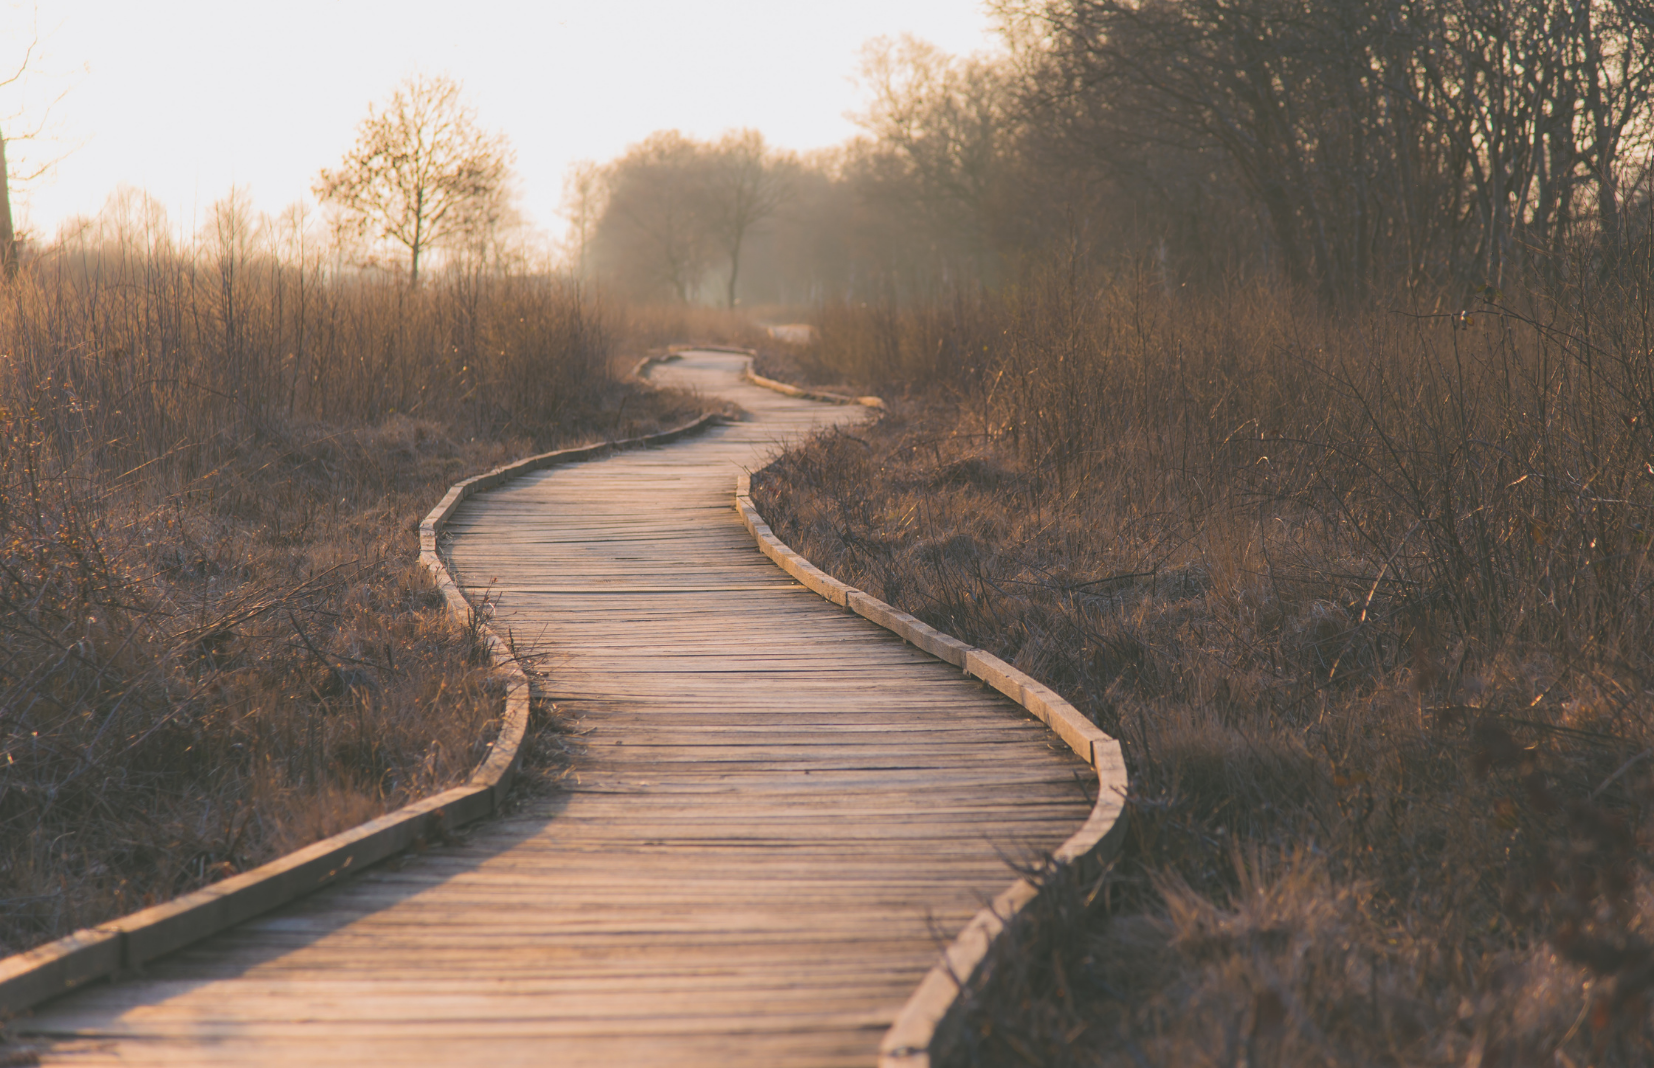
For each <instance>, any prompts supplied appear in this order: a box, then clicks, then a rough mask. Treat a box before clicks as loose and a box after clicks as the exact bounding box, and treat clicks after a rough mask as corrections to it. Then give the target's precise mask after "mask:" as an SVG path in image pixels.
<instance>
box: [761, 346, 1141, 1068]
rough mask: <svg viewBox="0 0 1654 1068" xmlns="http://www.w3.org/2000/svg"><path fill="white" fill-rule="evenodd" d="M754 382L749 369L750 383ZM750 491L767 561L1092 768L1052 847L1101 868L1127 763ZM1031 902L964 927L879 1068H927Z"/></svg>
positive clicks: (1115, 834)
mask: <svg viewBox="0 0 1654 1068" xmlns="http://www.w3.org/2000/svg"><path fill="white" fill-rule="evenodd" d="M753 377H754V376H752V375H751V373H750V368H749V372H748V378H749V380H751V379H752V378H753ZM759 384H760V385H764V384H765V383H764V382H760V383H759ZM783 392H785V391H783ZM751 491H752V476H751V474H750V473H748V472H742V473H741V474H740V475H738V476H737V478H736V486H735V510H736V511H737V512H738V513H739V514H740V516H741V521H742V523H743V524H744V525H745V526H746V528H747V530H748V532H750V533H751V534H752V537H753V540H754V541H756V542H757V543H758V548H759V550H760V551H761V552H763V554H764V555H765V556H768V557H769V558H770V559H771V560H774V561H775V562H776V563H777V564H779V565H780V566H781V567H782V568H783V569H784V570H785V571H786V572H787V573H788V574H790V575H793V576H794V577H795V578H797V579H798V580H799V581H800V582H802V583H804V585H806V586H808V587H809V588H810V589H812V590H814V591H815V592H816V593H818V594H820V595H821V596H822V597H825V598H826V599H827V600H829V601H832V602H833V603H834V604H841V605H844V606H845V607H846V608H849V609H850V610H851V611H853V612H855V613H856V614H857V615H859V616H862V617H863V618H864V619H868V620H870V621H872V622H874V623H877V624H878V625H879V626H881V627H883V628H885V629H886V630H889V631H892V632H894V633H896V634H898V635H900V636H901V637H902V638H903V639H904V640H905V641H907V642H908V643H909V644H910V645H913V646H914V647H915V648H918V649H922V650H923V651H925V652H927V653H929V654H930V655H932V656H934V657H936V658H937V659H939V660H944V661H946V662H948V663H950V664H952V665H953V666H955V667H957V668H961V669H962V670H963V671H964V672H965V673H966V674H967V675H971V676H973V677H975V678H978V679H980V680H982V681H983V682H984V683H985V684H987V685H989V686H992V687H993V688H994V689H996V690H998V691H999V692H1000V693H1002V694H1004V695H1005V696H1006V697H1009V698H1010V699H1011V700H1013V701H1015V702H1016V703H1017V704H1019V705H1021V706H1022V707H1023V708H1025V709H1027V711H1028V712H1029V714H1030V715H1032V716H1033V717H1034V718H1035V719H1038V720H1039V721H1040V722H1041V723H1044V724H1045V725H1046V726H1048V727H1050V728H1051V729H1052V731H1054V732H1055V733H1056V735H1057V737H1059V738H1061V739H1062V740H1063V742H1064V743H1065V744H1067V746H1068V747H1069V748H1070V749H1072V750H1073V751H1074V753H1075V754H1076V755H1077V756H1079V758H1080V759H1081V760H1084V761H1085V762H1086V763H1087V764H1089V765H1090V766H1091V767H1092V768H1093V769H1095V770H1096V772H1097V801H1096V803H1095V804H1094V805H1093V806H1092V808H1091V814H1090V815H1089V816H1088V817H1087V818H1086V821H1085V823H1084V824H1083V825H1082V826H1081V827H1080V829H1079V830H1078V831H1076V832H1075V833H1074V834H1073V835H1072V836H1070V837H1069V839H1068V841H1066V842H1064V843H1063V844H1062V845H1061V846H1059V847H1058V848H1057V850H1056V852H1054V853H1053V854H1052V860H1053V861H1055V862H1057V863H1059V864H1071V863H1074V862H1076V861H1079V860H1082V859H1084V858H1087V857H1092V858H1097V859H1099V860H1107V859H1108V858H1109V857H1110V856H1111V855H1112V854H1113V853H1114V851H1115V850H1117V849H1118V848H1119V843H1120V838H1121V836H1122V834H1121V832H1122V831H1123V830H1124V825H1125V821H1124V820H1123V819H1122V817H1123V816H1124V814H1125V794H1126V786H1127V780H1126V763H1125V758H1124V755H1123V753H1122V752H1121V750H1120V743H1119V742H1118V741H1116V740H1115V739H1114V738H1112V737H1110V736H1109V735H1108V734H1106V733H1104V732H1103V731H1102V730H1100V729H1099V728H1098V727H1097V725H1096V724H1094V723H1092V722H1091V721H1090V720H1088V719H1086V718H1085V716H1083V715H1081V714H1080V710H1079V709H1077V708H1075V707H1074V706H1073V705H1071V704H1069V703H1068V702H1067V701H1065V700H1063V698H1062V697H1061V696H1060V695H1058V694H1057V693H1056V691H1054V690H1052V689H1051V688H1050V687H1048V686H1046V685H1044V684H1043V683H1040V682H1037V681H1035V680H1034V679H1033V678H1031V677H1030V676H1029V675H1027V674H1026V673H1024V672H1022V671H1019V670H1017V669H1016V668H1014V667H1012V666H1011V665H1009V664H1007V663H1005V661H1003V660H1001V659H999V657H997V656H994V655H993V654H992V653H989V652H986V651H984V650H982V649H976V648H973V647H972V646H969V645H966V644H965V643H964V642H962V641H960V640H959V639H957V638H955V637H953V636H951V635H948V634H944V633H942V632H941V631H939V630H936V629H935V628H933V627H930V626H927V625H926V624H924V623H922V622H920V621H919V620H918V619H916V618H914V617H913V616H910V615H908V614H907V613H906V612H903V611H901V610H899V609H897V608H894V607H892V606H891V605H888V604H886V603H885V602H883V601H881V600H879V599H878V598H876V597H873V596H872V595H870V594H867V593H864V592H862V591H861V590H858V589H855V588H854V587H851V586H848V585H845V584H844V583H842V582H839V581H838V580H837V579H834V578H833V577H832V576H830V575H828V574H826V573H825V572H823V571H821V570H820V569H819V568H817V567H815V565H813V564H811V563H810V562H809V561H808V560H806V559H805V558H804V557H802V556H800V555H799V554H798V553H796V552H794V551H793V550H792V549H791V548H790V547H789V546H787V544H786V543H784V542H782V541H781V540H780V539H779V538H777V537H776V536H775V534H774V532H772V531H771V530H770V527H769V524H767V523H765V522H764V520H763V517H762V516H760V515H759V514H758V510H757V509H756V508H754V507H753V504H752V496H751ZM817 576H819V578H817ZM823 580H825V581H823ZM840 591H843V599H842V600H840V599H839V597H838V596H837V595H838V594H839V592H840ZM1038 894H1039V888H1038V887H1037V886H1035V885H1034V884H1033V883H1031V882H1029V881H1028V880H1027V879H1017V880H1016V881H1015V882H1013V883H1012V884H1011V885H1010V886H1009V887H1008V888H1006V889H1005V890H1004V891H1003V892H1002V893H1000V895H999V896H998V897H996V898H994V900H993V902H992V903H991V904H990V905H988V906H987V907H986V908H984V909H983V910H982V911H980V912H978V913H977V914H976V916H974V917H973V918H972V919H971V922H970V923H968V924H966V925H965V929H964V930H962V931H960V932H959V935H958V937H956V938H955V939H954V940H953V942H952V943H951V944H950V945H949V946H948V947H947V949H946V951H945V952H944V953H943V954H942V959H941V960H939V961H938V962H937V963H936V966H935V967H933V968H932V969H931V970H930V972H929V973H928V974H927V975H926V976H925V978H924V979H923V980H922V981H921V982H920V983H919V986H918V988H917V989H915V990H914V992H913V994H912V996H910V997H909V998H908V1000H907V1003H906V1004H905V1005H903V1006H902V1010H901V1012H900V1013H898V1014H897V1016H896V1022H895V1023H893V1024H892V1025H891V1026H890V1029H889V1030H888V1031H886V1032H885V1034H884V1038H883V1039H882V1040H881V1041H880V1043H879V1068H930V1046H931V1042H932V1041H933V1040H934V1039H935V1037H936V1029H937V1027H938V1026H940V1024H941V1023H942V1020H943V1018H944V1017H946V1016H947V1014H948V1013H949V1012H950V1011H951V1010H952V1009H953V1007H954V1005H955V1004H956V1003H957V1002H958V1000H959V994H960V992H961V991H962V990H963V989H964V987H965V984H966V983H968V982H969V981H970V979H971V977H972V976H973V975H974V974H976V971H977V969H978V968H979V967H981V965H982V962H983V961H984V960H985V959H986V958H987V955H988V951H989V949H990V948H991V947H992V945H993V942H994V939H995V938H997V937H998V936H999V934H1000V932H1001V931H1003V930H1004V929H1005V926H1006V925H1007V924H1008V923H1009V922H1010V921H1011V920H1012V918H1014V917H1015V916H1016V914H1017V913H1018V912H1020V911H1021V910H1022V908H1023V907H1024V906H1025V905H1027V904H1028V902H1030V901H1032V900H1034V898H1035V897H1037V896H1038Z"/></svg>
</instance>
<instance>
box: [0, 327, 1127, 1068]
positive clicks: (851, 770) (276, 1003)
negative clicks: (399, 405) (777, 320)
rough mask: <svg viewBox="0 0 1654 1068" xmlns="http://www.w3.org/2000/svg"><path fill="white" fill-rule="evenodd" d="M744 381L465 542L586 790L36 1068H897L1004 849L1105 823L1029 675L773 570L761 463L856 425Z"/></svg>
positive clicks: (200, 971)
mask: <svg viewBox="0 0 1654 1068" xmlns="http://www.w3.org/2000/svg"><path fill="white" fill-rule="evenodd" d="M744 368H745V359H744V358H742V357H740V356H736V355H731V354H716V353H699V352H691V353H685V354H684V357H683V359H682V360H680V361H678V362H676V363H674V364H672V365H669V366H667V367H661V368H659V369H657V370H656V371H655V372H654V373H655V376H656V377H657V378H659V379H662V380H664V381H667V382H670V383H674V384H682V385H688V386H692V387H694V388H698V389H700V390H701V391H702V392H704V393H707V394H709V395H717V396H720V397H725V398H728V399H730V400H733V401H734V402H735V403H737V404H739V405H741V406H742V407H743V408H744V409H745V410H746V412H747V413H748V417H747V418H746V419H743V420H741V421H738V422H734V423H731V424H727V425H724V426H719V427H715V428H712V429H710V430H708V431H707V432H706V433H704V434H702V435H700V436H698V437H696V438H694V439H693V440H689V441H684V442H680V443H678V444H675V445H671V446H668V447H665V448H660V449H649V450H643V451H636V452H628V453H618V454H614V455H610V456H608V457H606V458H604V459H601V460H595V461H592V462H588V463H577V464H571V465H567V466H560V467H556V468H552V469H549V470H547V471H543V472H539V473H535V474H532V475H528V476H526V477H523V478H520V479H517V480H514V481H512V482H510V483H508V484H506V485H503V486H500V487H498V488H496V489H493V490H491V491H490V492H487V493H483V494H479V495H477V496H476V497H474V498H472V499H471V500H469V501H467V502H465V504H463V505H462V506H461V507H460V508H458V509H457V510H456V512H455V514H454V515H453V517H452V519H451V521H450V525H449V529H450V531H451V532H452V534H453V540H452V543H451V545H450V547H449V561H450V564H451V567H452V570H453V571H454V573H455V574H456V576H457V578H458V580H459V581H460V583H461V584H462V585H463V586H465V587H466V588H467V589H468V590H469V591H471V592H473V593H480V592H483V591H486V592H487V593H488V595H489V599H490V601H491V603H492V604H493V605H494V608H493V614H494V624H495V626H496V628H504V629H508V630H509V631H510V633H511V634H512V636H513V638H514V641H515V643H516V646H517V648H518V649H520V650H527V651H529V652H530V654H531V655H532V656H533V657H534V658H535V661H536V666H537V667H538V669H539V670H540V671H541V672H542V673H543V675H544V679H543V681H542V686H543V687H544V689H545V690H546V691H547V692H548V695H549V696H550V697H551V698H552V699H553V700H554V701H555V702H556V703H557V704H558V705H559V706H560V707H561V708H562V710H563V711H564V712H565V713H566V715H567V716H569V717H571V718H573V719H574V720H575V721H577V722H578V724H579V727H578V731H577V733H576V735H575V738H574V743H573V744H574V753H573V760H572V766H571V771H570V775H569V776H568V780H567V784H566V789H565V790H563V791H562V792H560V793H559V794H558V795H556V796H554V797H551V798H546V799H543V800H538V801H534V802H531V803H529V804H527V805H525V806H524V807H523V808H521V809H519V810H518V811H516V812H514V813H512V814H510V815H508V816H506V817H503V818H498V819H495V820H492V821H489V822H486V823H484V824H480V825H478V827H477V828H476V829H475V831H474V832H473V833H472V834H471V835H470V837H469V839H468V840H466V841H464V842H461V843H454V844H450V845H447V846H443V847H441V848H437V849H433V850H431V851H430V852H429V853H427V854H426V855H424V856H423V857H421V858H419V859H418V860H416V861H414V862H413V863H411V864H409V865H407V866H406V867H404V868H402V869H401V870H390V869H386V868H380V869H375V870H373V871H370V872H367V873H365V874H363V875H361V876H359V877H357V878H355V879H353V880H349V881H347V882H344V883H341V884H339V885H336V886H334V887H330V888H328V889H326V890H323V891H321V892H319V893H317V894H315V895H313V896H311V897H309V898H306V899H304V900H302V901H299V902H296V903H294V904H292V905H289V906H286V907H284V908H282V909H280V910H277V911H276V912H273V913H270V914H269V915H267V916H264V917H260V918H258V919H255V920H252V921H250V922H247V923H244V924H242V925H240V926H238V927H236V928H235V929H233V930H231V931H228V932H225V933H224V934H222V935H219V936H217V937H214V938H212V939H209V940H207V941H205V942H203V943H200V944H199V945H197V946H194V947H192V948H190V949H188V950H185V951H183V952H180V953H178V954H175V955H173V956H170V957H167V958H164V959H162V960H160V961H157V962H155V963H154V964H152V965H151V966H150V967H149V969H148V970H147V972H146V974H145V975H144V976H143V977H142V978H141V979H138V980H133V981H128V982H123V983H116V984H109V985H100V986H94V987H91V988H87V989H84V990H81V991H79V992H77V993H75V994H72V995H70V996H68V997H65V998H62V999H60V1000H58V1001H56V1002H54V1003H52V1004H49V1005H47V1006H45V1007H44V1008H42V1009H41V1010H39V1011H38V1012H37V1013H36V1014H35V1015H34V1016H32V1017H28V1018H24V1019H21V1020H18V1021H16V1022H15V1023H14V1025H13V1030H15V1031H18V1032H23V1033H32V1034H34V1035H36V1036H39V1037H40V1038H41V1039H43V1040H49V1041H50V1043H51V1045H50V1046H49V1047H48V1048H47V1049H46V1051H45V1056H44V1059H45V1062H46V1063H108V1062H118V1063H152V1064H255V1063H256V1064H278V1063H279V1064H292V1063H299V1064H359V1063H362V1062H368V1061H384V1062H394V1063H398V1064H443V1065H453V1064H477V1065H507V1064H534V1065H593V1066H597V1065H633V1064H635V1065H708V1066H710V1065H721V1066H723V1065H731V1066H741V1065H750V1066H752V1068H783V1066H791V1065H797V1066H829V1065H860V1066H867V1065H871V1064H873V1063H874V1062H875V1060H876V1059H877V1058H878V1056H879V1054H878V1047H879V1043H880V1039H881V1036H882V1035H883V1034H884V1032H885V1031H886V1029H888V1028H889V1027H890V1026H891V1024H892V1023H893V1022H894V1021H896V1019H897V1016H898V1014H899V1013H901V1012H902V1010H903V1006H904V1004H906V1003H907V1002H908V1001H909V996H910V994H912V992H913V990H914V988H915V987H916V986H919V985H920V984H921V981H922V980H925V978H926V976H927V973H931V969H932V967H933V965H934V964H935V962H936V959H937V955H938V949H939V947H940V946H941V945H942V944H945V943H947V942H948V941H950V940H951V939H953V938H954V936H955V935H957V934H958V933H959V932H960V931H961V930H963V929H966V928H967V925H971V926H974V924H973V917H975V918H976V920H977V921H978V922H979V921H980V919H981V917H980V915H979V913H980V911H981V910H982V908H983V906H984V905H985V904H988V903H989V902H990V901H992V900H993V899H994V898H995V897H996V895H999V896H1001V897H1003V894H1002V893H1001V891H1002V890H1003V887H1004V885H1005V882H1006V879H1007V868H1006V860H1007V859H1012V860H1016V859H1028V858H1031V857H1034V856H1038V855H1041V854H1047V853H1051V852H1054V851H1057V850H1059V849H1061V848H1062V847H1063V844H1064V843H1065V841H1071V840H1073V839H1075V837H1076V836H1075V831H1076V829H1077V828H1081V827H1082V826H1084V825H1088V821H1089V825H1095V823H1096V821H1097V819H1098V818H1099V816H1098V814H1099V813H1100V812H1103V810H1104V809H1105V808H1106V807H1107V806H1104V805H1098V806H1097V807H1096V808H1095V809H1094V806H1093V794H1092V792H1093V791H1095V789H1096V784H1095V781H1094V779H1093V776H1092V769H1091V768H1090V767H1088V762H1086V761H1082V760H1080V759H1078V758H1077V757H1076V756H1075V755H1074V752H1073V751H1071V749H1070V746H1069V745H1068V744H1065V739H1063V738H1059V736H1058V735H1057V734H1056V733H1054V732H1053V731H1052V730H1049V729H1047V727H1046V726H1044V725H1042V724H1040V723H1039V722H1036V721H1035V720H1033V719H1030V718H1029V717H1028V716H1027V715H1026V714H1025V713H1024V711H1023V710H1022V709H1020V708H1018V707H1016V705H1015V704H1013V703H1012V701H1011V700H1009V699H1007V698H1006V697H1003V696H1001V694H1000V693H998V692H994V690H992V689H989V688H987V687H985V686H983V685H982V683H981V682H979V681H978V679H981V680H983V681H985V682H988V683H990V684H991V685H992V686H995V687H997V688H998V689H999V690H1001V691H1005V692H1008V693H1013V694H1014V695H1016V696H1017V697H1018V699H1019V700H1020V701H1021V702H1022V703H1023V704H1025V705H1027V706H1028V707H1029V708H1030V709H1034V710H1035V711H1036V714H1038V708H1037V707H1036V706H1039V705H1040V701H1041V700H1043V698H1042V697H1041V696H1040V694H1039V693H1037V692H1035V691H1033V690H1030V689H1029V688H1028V685H1027V684H1026V683H1024V682H1020V681H1018V678H1017V677H1015V676H1014V675H1012V674H1006V672H1007V671H1009V669H1005V670H1004V671H1001V670H1000V669H1001V668H1003V665H999V666H998V667H996V666H995V664H997V662H990V661H991V658H986V659H984V656H983V654H980V652H979V651H975V650H972V651H970V653H974V654H976V655H975V656H974V659H972V660H971V661H970V663H968V664H967V665H966V668H967V670H971V666H972V665H974V667H975V671H974V672H973V673H974V674H976V675H977V677H978V678H971V677H969V676H968V675H966V674H965V673H964V672H961V671H960V670H959V668H958V667H956V666H953V665H950V664H948V663H945V662H943V661H941V660H938V659H936V658H934V657H932V656H930V655H928V654H926V653H924V652H922V651H920V650H919V649H918V648H915V647H914V646H913V645H911V644H908V643H907V642H904V641H903V639H902V638H901V637H899V636H897V635H895V634H891V633H889V632H887V630H885V629H880V628H879V627H875V626H873V625H872V623H870V622H869V619H864V618H861V616H860V615H858V614H856V612H858V611H859V612H862V614H863V615H868V616H869V618H873V614H874V613H875V612H876V609H874V608H873V607H872V606H871V605H868V604H866V603H861V607H860V608H856V606H855V605H854V604H849V607H850V608H853V609H855V611H849V610H846V607H839V606H837V605H834V604H831V603H828V602H826V601H823V600H822V599H820V598H818V597H817V596H816V594H815V593H813V592H811V590H810V589H809V588H807V586H806V585H804V584H802V583H800V582H798V581H795V579H794V577H793V575H791V574H789V573H788V572H786V571H782V570H779V569H777V568H776V567H775V566H774V565H773V564H771V563H770V562H769V561H768V560H766V559H765V558H764V556H763V555H760V553H759V552H757V551H755V548H754V545H753V541H752V537H751V535H749V531H748V530H747V529H743V515H742V513H740V512H732V511H731V510H730V487H731V485H732V484H733V483H734V481H735V477H736V474H737V472H738V471H739V470H741V469H746V468H751V467H753V466H756V465H757V464H758V463H759V462H761V461H762V460H763V458H764V457H765V456H766V455H767V454H768V453H770V452H772V451H773V449H774V447H775V446H776V445H777V444H779V443H781V442H783V441H785V440H788V439H790V438H794V437H796V436H798V435H801V434H804V433H807V432H809V431H810V430H811V429H813V428H815V427H818V426H822V425H825V424H827V423H830V422H838V421H842V420H846V419H855V418H859V417H860V416H861V410H860V409H856V408H848V407H828V406H825V405H822V404H819V403H815V402H811V401H807V400H802V399H798V398H793V397H787V396H783V395H779V394H776V393H773V392H770V391H767V390H764V389H760V388H758V387H757V386H754V385H751V384H747V383H743V382H741V381H740V379H739V375H740V373H741V371H742V370H743V369H744ZM754 521H755V518H748V519H747V520H746V523H747V524H748V525H750V524H752V523H753V522H754ZM753 533H757V531H756V530H755V531H753ZM849 600H850V599H849V598H848V597H847V600H846V603H847V604H848V602H849ZM858 603H860V602H858ZM864 610H865V611H864ZM884 622H885V624H886V626H888V625H889V624H890V622H891V620H885V621H884ZM897 622H899V621H897ZM1024 678H1025V677H1024ZM1028 682H1029V683H1031V680H1028ZM1052 696H1053V697H1054V695H1052ZM1058 729H1059V730H1060V729H1061V728H1060V727H1059V728H1058ZM1116 753H1117V750H1116ZM954 948H956V949H957V948H958V946H957V945H956V946H955V947H954ZM931 974H932V978H934V977H935V975H934V973H931ZM927 982H928V981H927ZM886 1052H887V1054H890V1053H907V1052H912V1053H915V1054H920V1053H921V1051H919V1050H911V1051H910V1050H890V1049H887V1051H886ZM910 1062H911V1059H909V1061H908V1062H904V1063H910Z"/></svg>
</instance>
